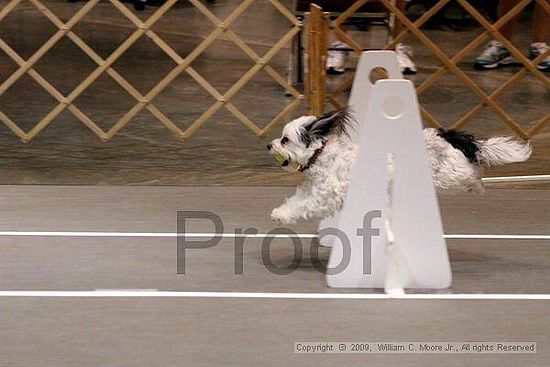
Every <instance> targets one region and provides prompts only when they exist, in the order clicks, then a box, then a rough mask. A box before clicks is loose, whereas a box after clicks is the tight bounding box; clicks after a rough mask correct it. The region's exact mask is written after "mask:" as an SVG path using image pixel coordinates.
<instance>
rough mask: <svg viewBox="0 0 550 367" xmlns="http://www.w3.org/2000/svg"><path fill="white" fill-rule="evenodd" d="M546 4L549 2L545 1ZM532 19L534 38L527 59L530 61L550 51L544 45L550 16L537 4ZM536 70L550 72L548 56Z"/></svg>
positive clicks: (549, 0) (547, 34)
mask: <svg viewBox="0 0 550 367" xmlns="http://www.w3.org/2000/svg"><path fill="white" fill-rule="evenodd" d="M547 2H548V3H549V4H550V0H547ZM533 18H534V19H533V23H534V28H535V37H534V39H533V41H534V42H533V43H531V46H529V58H531V59H534V58H535V57H537V56H539V55H541V54H544V53H546V52H547V51H549V50H550V47H549V46H548V45H547V44H546V41H548V39H549V38H550V14H549V13H548V12H546V10H544V8H543V7H542V6H540V5H539V4H538V3H537V5H536V7H535V13H534V14H533ZM537 68H538V69H539V70H542V71H550V55H548V56H547V57H545V58H544V60H542V61H541V62H540V63H539V64H538V65H537Z"/></svg>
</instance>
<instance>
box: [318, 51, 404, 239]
mask: <svg viewBox="0 0 550 367" xmlns="http://www.w3.org/2000/svg"><path fill="white" fill-rule="evenodd" d="M378 67H381V68H384V69H385V70H386V72H387V73H388V78H390V79H402V78H403V75H402V74H401V69H400V68H399V62H398V61H397V56H396V54H395V52H393V51H365V52H363V53H362V54H361V57H360V58H359V62H358V64H357V72H356V73H355V78H354V79H353V85H352V86H351V93H350V96H349V101H348V105H349V106H350V108H349V109H350V113H351V114H352V115H353V116H354V118H355V120H356V121H359V119H358V118H357V117H358V116H361V115H365V114H366V113H367V111H366V109H367V107H368V106H367V101H369V100H370V96H371V93H372V89H373V87H374V84H372V83H371V81H370V74H371V72H372V70H373V69H375V68H378ZM359 130H360V126H358V128H357V130H352V131H350V137H351V140H352V141H353V142H355V143H357V139H358V136H359ZM338 217H339V213H337V214H335V215H333V216H332V217H328V218H326V219H323V220H322V221H321V223H320V224H319V230H320V231H321V230H322V229H323V228H334V227H336V226H337V225H338ZM332 240H333V239H332V237H324V238H321V240H320V242H319V243H320V245H321V246H326V247H330V246H332Z"/></svg>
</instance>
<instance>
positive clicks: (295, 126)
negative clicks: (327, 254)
mask: <svg viewBox="0 0 550 367" xmlns="http://www.w3.org/2000/svg"><path fill="white" fill-rule="evenodd" d="M353 125H354V121H353V118H352V116H351V115H350V114H349V113H348V112H346V111H333V112H330V113H327V114H325V115H323V116H320V117H317V116H302V117H300V118H297V119H295V120H293V121H290V122H289V123H287V124H286V125H285V127H284V129H283V133H282V136H281V137H280V138H278V139H274V140H273V141H271V143H269V144H267V149H268V150H269V152H270V153H271V154H273V155H274V156H275V158H276V159H277V161H279V163H280V164H281V166H282V167H283V168H284V169H286V170H289V171H299V172H304V173H305V174H306V179H305V181H304V183H303V184H302V185H301V186H299V187H298V188H297V190H296V193H295V194H294V195H293V196H291V197H289V198H287V199H286V201H285V203H284V204H283V205H281V206H279V207H278V208H275V209H274V210H273V212H272V213H271V218H272V219H273V220H275V221H277V222H280V223H284V224H292V223H294V222H296V221H297V220H299V219H310V218H324V217H328V216H331V215H334V214H335V213H336V212H337V211H338V210H340V208H341V206H342V202H343V200H344V197H345V195H346V190H347V187H348V184H349V180H350V170H351V166H352V164H353V162H354V160H355V157H356V154H357V146H356V145H355V144H354V143H353V142H352V140H351V139H350V136H349V133H348V132H349V130H350V129H351V128H353ZM424 140H425V144H426V151H427V153H428V162H429V166H430V168H431V170H432V177H433V182H434V185H435V186H436V187H437V188H438V189H444V190H446V189H461V190H467V191H472V190H479V189H481V188H482V186H481V173H482V172H481V171H482V168H483V167H484V166H495V165H502V164H506V163H513V162H523V161H525V160H527V159H528V158H529V156H530V155H531V146H530V144H529V143H524V142H520V141H517V140H516V139H514V138H511V137H493V138H490V139H487V140H476V139H475V138H474V137H473V136H472V135H470V134H467V133H464V132H458V131H454V130H442V129H440V130H436V129H432V128H426V129H424Z"/></svg>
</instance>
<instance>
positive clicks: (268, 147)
mask: <svg viewBox="0 0 550 367" xmlns="http://www.w3.org/2000/svg"><path fill="white" fill-rule="evenodd" d="M272 146H273V144H271V143H267V145H266V146H265V147H266V148H267V150H271V147H272Z"/></svg>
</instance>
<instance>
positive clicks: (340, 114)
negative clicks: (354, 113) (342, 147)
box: [267, 110, 352, 171]
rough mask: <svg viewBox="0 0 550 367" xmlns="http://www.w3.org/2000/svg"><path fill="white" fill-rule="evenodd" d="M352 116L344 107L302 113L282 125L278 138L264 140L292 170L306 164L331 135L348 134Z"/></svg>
mask: <svg viewBox="0 0 550 367" xmlns="http://www.w3.org/2000/svg"><path fill="white" fill-rule="evenodd" d="M351 121H352V119H351V117H350V115H349V113H348V112H347V111H346V110H339V111H332V112H329V113H326V114H324V115H323V116H319V117H317V116H302V117H299V118H297V119H295V120H292V121H290V122H289V123H287V124H286V125H285V127H284V128H283V133H282V135H281V137H280V138H278V139H274V140H272V141H271V142H270V143H269V144H267V150H268V151H269V152H270V153H271V154H272V155H274V156H275V158H276V159H277V161H279V163H280V164H281V167H283V168H284V169H285V170H288V171H295V170H296V169H297V168H298V167H300V166H305V165H306V164H307V163H308V160H309V159H310V158H311V157H312V156H313V155H314V154H315V150H316V149H318V148H320V147H321V146H322V145H323V142H324V141H326V140H327V139H328V138H329V137H330V136H333V135H342V134H346V135H347V134H348V129H349V127H350V124H351Z"/></svg>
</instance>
